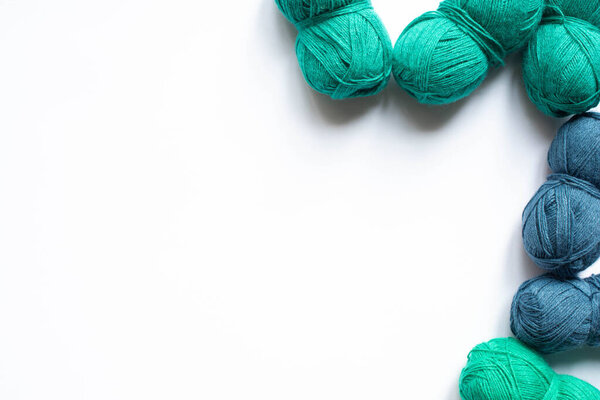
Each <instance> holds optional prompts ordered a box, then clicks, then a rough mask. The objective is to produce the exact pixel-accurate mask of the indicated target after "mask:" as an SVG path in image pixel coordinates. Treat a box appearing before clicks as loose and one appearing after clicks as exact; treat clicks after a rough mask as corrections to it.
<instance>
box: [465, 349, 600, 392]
mask: <svg viewBox="0 0 600 400" xmlns="http://www.w3.org/2000/svg"><path fill="white" fill-rule="evenodd" d="M459 389H460V395H461V397H462V399H463V400H516V399H519V400H600V391H599V390H598V389H596V388H595V387H593V386H592V385H590V384H589V383H587V382H584V381H582V380H580V379H577V378H574V377H572V376H569V375H558V374H557V373H556V372H554V371H553V370H552V368H550V366H549V365H548V364H547V363H546V362H545V361H544V360H543V359H542V358H541V357H540V356H539V355H538V354H537V353H535V352H534V351H533V350H531V349H529V348H528V347H526V346H525V345H523V344H522V343H520V342H519V341H518V340H516V339H512V338H507V339H494V340H491V341H489V342H487V343H483V344H480V345H478V346H477V347H475V348H474V349H473V350H472V351H471V353H470V354H469V357H468V362H467V365H466V367H465V368H464V369H463V371H462V373H461V375H460V382H459Z"/></svg>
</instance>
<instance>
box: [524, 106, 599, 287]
mask: <svg viewBox="0 0 600 400" xmlns="http://www.w3.org/2000/svg"><path fill="white" fill-rule="evenodd" d="M548 163H549V164H550V168H551V169H552V171H553V172H554V174H552V175H550V177H549V178H548V181H547V182H546V183H544V185H542V187H541V188H540V189H539V191H538V192H537V193H536V194H535V196H534V197H533V199H532V200H531V201H530V202H529V204H528V205H527V207H526V208H525V211H524V213H523V243H524V246H525V250H526V251H527V253H528V254H529V256H530V257H531V258H532V259H533V261H535V262H536V263H537V264H538V265H539V266H540V267H542V268H544V269H546V270H548V271H550V272H552V273H554V274H555V275H560V276H571V275H574V274H576V273H577V272H580V271H582V270H584V269H586V268H588V267H589V266H590V265H591V264H593V263H594V262H595V261H596V260H597V259H598V257H599V256H600V189H599V187H600V114H597V113H587V114H583V115H580V116H577V117H574V118H572V119H571V120H570V121H569V122H567V123H566V124H565V125H563V126H562V127H561V129H560V130H559V132H558V134H557V136H556V138H555V139H554V141H553V142H552V145H551V147H550V151H549V153H548Z"/></svg>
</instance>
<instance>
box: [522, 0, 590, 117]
mask: <svg viewBox="0 0 600 400" xmlns="http://www.w3.org/2000/svg"><path fill="white" fill-rule="evenodd" d="M523 78H524V81H525V87H526V88H527V93H528V94H529V97H530V99H531V100H532V101H533V103H534V104H535V105H536V106H537V107H538V108H539V109H540V110H541V111H542V112H544V113H545V114H548V115H550V116H554V117H564V116H567V115H571V114H579V113H582V112H585V111H587V110H589V109H591V108H593V107H595V106H597V105H598V103H599V102H600V0H550V1H549V4H548V7H547V8H546V12H545V15H544V18H543V19H542V23H541V25H540V27H539V29H538V30H537V32H536V34H535V35H534V37H533V38H532V40H531V42H530V43H529V46H528V48H527V50H526V51H525V54H524V56H523Z"/></svg>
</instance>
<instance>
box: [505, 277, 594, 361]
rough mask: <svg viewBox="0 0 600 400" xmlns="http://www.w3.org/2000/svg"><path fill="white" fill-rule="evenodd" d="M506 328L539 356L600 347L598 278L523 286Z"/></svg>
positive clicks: (536, 281)
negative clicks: (539, 353)
mask: <svg viewBox="0 0 600 400" xmlns="http://www.w3.org/2000/svg"><path fill="white" fill-rule="evenodd" d="M510 325H511V329H512V331H513V333H514V334H515V336H516V337H517V338H518V339H519V340H521V341H522V342H523V343H525V344H527V345H528V346H530V347H533V348H535V349H537V350H538V351H540V352H542V353H547V354H549V353H556V352H559V351H565V350H572V349H575V348H579V347H583V346H586V345H587V346H600V276H593V277H591V278H588V279H585V280H581V279H566V280H563V279H560V278H555V277H552V276H550V275H544V276H541V277H538V278H535V279H532V280H529V281H527V282H525V283H524V284H523V285H521V287H520V288H519V291H518V292H517V294H516V295H515V297H514V300H513V303H512V310H511V317H510Z"/></svg>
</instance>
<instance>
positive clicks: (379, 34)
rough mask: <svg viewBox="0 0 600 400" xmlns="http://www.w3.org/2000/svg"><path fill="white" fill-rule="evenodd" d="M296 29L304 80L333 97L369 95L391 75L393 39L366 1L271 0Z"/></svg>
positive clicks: (379, 87) (383, 85) (299, 60)
mask: <svg viewBox="0 0 600 400" xmlns="http://www.w3.org/2000/svg"><path fill="white" fill-rule="evenodd" d="M275 3H276V4H277V6H278V7H279V9H280V10H281V12H282V13H283V14H284V15H285V17H286V18H287V19H288V20H289V21H291V22H292V23H293V24H294V25H295V26H296V28H297V29H298V37H297V39H296V55H297V56H298V63H299V65H300V69H301V70H302V73H303V75H304V78H305V79H306V82H307V83H308V84H309V85H310V86H311V87H312V88H313V89H315V90H316V91H317V92H319V93H323V94H326V95H329V96H331V97H332V98H334V99H345V98H351V97H362V96H370V95H373V94H376V93H378V92H379V91H381V90H382V89H383V88H384V87H385V86H386V84H387V82H388V81H389V77H390V74H391V69H392V67H391V57H392V44H391V41H390V38H389V35H388V33H387V31H386V29H385V27H384V26H383V23H382V22H381V20H380V18H379V16H378V15H377V14H376V13H375V11H374V10H373V7H372V5H371V2H370V1H369V0H275Z"/></svg>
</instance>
